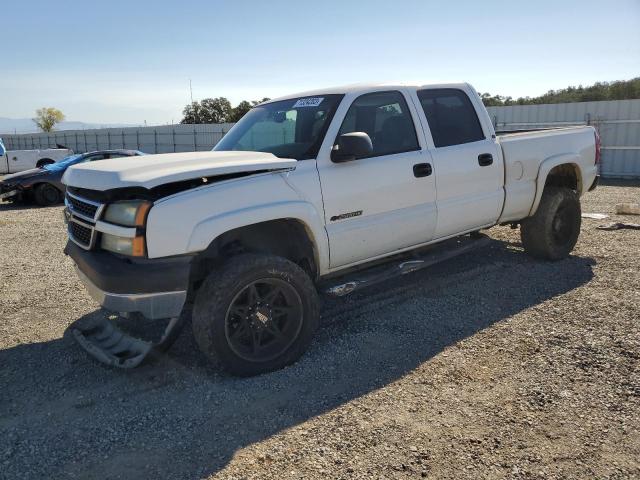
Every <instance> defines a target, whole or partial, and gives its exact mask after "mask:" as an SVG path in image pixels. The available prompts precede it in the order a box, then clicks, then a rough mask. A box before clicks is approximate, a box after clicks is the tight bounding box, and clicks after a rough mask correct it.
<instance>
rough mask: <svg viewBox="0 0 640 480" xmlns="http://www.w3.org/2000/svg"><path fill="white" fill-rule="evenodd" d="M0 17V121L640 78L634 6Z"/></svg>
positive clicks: (288, 4)
mask: <svg viewBox="0 0 640 480" xmlns="http://www.w3.org/2000/svg"><path fill="white" fill-rule="evenodd" d="M0 15H2V17H3V20H2V23H1V25H2V26H1V27H0V28H1V29H2V38H3V40H2V45H3V48H2V57H1V58H2V60H3V62H2V63H3V67H2V72H3V73H2V75H0V99H1V104H0V117H13V118H19V117H31V116H33V113H34V111H35V109H36V108H39V107H42V106H55V107H58V108H60V109H61V110H62V111H63V112H64V113H65V114H66V116H67V119H68V120H79V121H86V122H97V123H134V124H141V123H143V122H144V121H145V120H146V121H147V122H148V123H149V124H162V123H168V122H171V121H172V120H173V121H174V122H177V121H179V120H180V118H181V111H182V108H183V107H184V105H185V104H186V103H188V101H189V78H191V79H192V82H193V95H194V97H195V98H196V99H201V98H205V97H216V96H225V97H227V98H229V99H230V100H231V102H232V103H233V104H236V103H237V102H239V101H240V100H243V99H247V100H251V99H260V98H262V97H264V96H269V97H276V96H278V95H283V94H286V93H290V92H295V91H299V90H305V89H311V88H321V87H323V86H333V85H341V84H348V83H359V82H393V81H399V82H406V81H410V82H411V81H413V82H419V83H431V82H440V81H468V82H471V83H472V84H473V85H474V86H475V87H476V89H478V90H479V91H481V92H485V91H488V92H491V93H494V94H496V93H499V94H502V95H511V96H514V97H516V96H524V95H530V96H534V95H538V94H541V93H544V92H546V91H547V90H549V89H552V88H562V87H565V86H567V85H577V84H584V85H586V84H590V83H593V82H595V81H598V80H616V79H628V78H631V77H634V76H638V75H640V0H608V1H604V0H600V1H591V0H581V1H575V0H556V1H547V0H535V1H533V0H530V1H526V2H525V1H514V0H511V1H489V0H484V1H477V2H474V1H455V0H449V1H426V0H425V1H420V0H406V1H405V0H393V1H390V0H386V1H378V0H368V1H353V0H341V1H334V0H323V1H315V2H311V1H308V2H306V1H303V0H297V1H295V0H270V1H247V0H235V1H226V2H223V1H215V0H209V1H192V2H190V1H187V0H185V1H183V2H175V1H164V0H155V1H153V2H150V1H146V0H145V1H142V0H138V1H121V0H109V1H101V2H91V1H82V2H80V1H64V0H61V1H57V2H50V1H42V2H41V1H29V0H20V1H18V0H8V2H5V4H4V6H3V7H2V9H0Z"/></svg>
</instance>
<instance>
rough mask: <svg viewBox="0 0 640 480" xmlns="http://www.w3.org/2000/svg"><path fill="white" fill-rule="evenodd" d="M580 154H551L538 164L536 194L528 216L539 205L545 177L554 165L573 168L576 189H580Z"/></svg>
mask: <svg viewBox="0 0 640 480" xmlns="http://www.w3.org/2000/svg"><path fill="white" fill-rule="evenodd" d="M579 162H580V155H578V154H577V153H563V154H560V155H553V156H552V157H549V158H547V159H545V160H543V162H542V163H541V164H540V168H539V169H538V178H537V180H536V195H535V197H534V199H533V205H532V206H531V210H530V211H529V216H532V215H533V214H535V213H536V210H538V205H540V199H541V198H542V192H543V191H544V186H545V184H546V183H547V177H548V176H549V172H551V170H553V169H554V168H555V167H557V166H559V165H571V166H572V167H573V168H574V169H575V170H576V174H577V176H578V182H577V184H578V190H579V192H580V191H581V190H582V171H581V170H580V163H579Z"/></svg>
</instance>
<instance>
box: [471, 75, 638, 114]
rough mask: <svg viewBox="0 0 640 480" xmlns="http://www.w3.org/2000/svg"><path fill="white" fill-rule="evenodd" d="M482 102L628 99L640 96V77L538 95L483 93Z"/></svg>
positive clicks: (498, 104) (488, 103) (518, 103)
mask: <svg viewBox="0 0 640 480" xmlns="http://www.w3.org/2000/svg"><path fill="white" fill-rule="evenodd" d="M480 97H481V98H482V102H483V103H484V104H485V105H486V106H487V107H493V106H502V105H514V104H517V105H539V104H542V103H572V102H595V101H599V100H627V99H632V98H640V77H636V78H632V79H631V80H619V81H615V82H596V83H594V84H593V85H589V86H587V87H583V86H582V85H578V86H577V87H573V86H571V87H567V88H563V89H560V90H549V91H548V92H547V93H545V94H543V95H540V96H538V97H519V98H517V99H516V100H513V99H512V98H511V97H502V96H500V95H495V96H494V95H491V94H489V93H483V94H482V95H481V96H480Z"/></svg>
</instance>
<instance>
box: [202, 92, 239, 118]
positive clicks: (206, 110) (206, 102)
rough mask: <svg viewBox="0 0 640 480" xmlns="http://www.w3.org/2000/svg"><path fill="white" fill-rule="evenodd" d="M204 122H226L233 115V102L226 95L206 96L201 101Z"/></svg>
mask: <svg viewBox="0 0 640 480" xmlns="http://www.w3.org/2000/svg"><path fill="white" fill-rule="evenodd" d="M200 106H201V107H202V123H225V122H228V121H229V118H230V117H231V112H232V110H233V109H232V108H231V103H230V102H229V100H227V99H226V98H224V97H218V98H205V99H203V100H202V101H201V102H200Z"/></svg>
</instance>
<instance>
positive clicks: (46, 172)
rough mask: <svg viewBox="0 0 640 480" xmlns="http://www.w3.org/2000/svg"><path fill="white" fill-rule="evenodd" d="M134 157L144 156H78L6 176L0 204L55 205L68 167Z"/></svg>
mask: <svg viewBox="0 0 640 480" xmlns="http://www.w3.org/2000/svg"><path fill="white" fill-rule="evenodd" d="M138 155H144V153H143V152H140V151H138V150H99V151H96V152H87V153H78V154H75V155H70V156H68V157H66V158H64V159H62V160H60V161H59V162H56V163H51V164H48V165H45V166H43V167H42V168H33V169H31V170H25V171H24V172H20V173H14V174H13V175H7V176H6V177H4V178H3V179H2V181H0V200H10V201H18V202H29V201H32V200H33V201H35V203H37V204H38V205H41V206H48V205H55V204H56V203H60V202H62V200H63V199H64V191H65V187H64V185H63V183H62V176H63V175H64V172H65V171H66V170H67V168H69V167H70V166H71V165H76V164H78V163H82V162H93V161H96V160H106V159H109V158H121V157H135V156H138Z"/></svg>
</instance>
